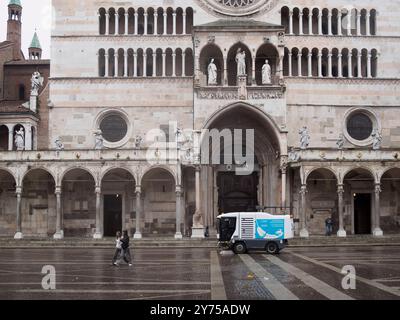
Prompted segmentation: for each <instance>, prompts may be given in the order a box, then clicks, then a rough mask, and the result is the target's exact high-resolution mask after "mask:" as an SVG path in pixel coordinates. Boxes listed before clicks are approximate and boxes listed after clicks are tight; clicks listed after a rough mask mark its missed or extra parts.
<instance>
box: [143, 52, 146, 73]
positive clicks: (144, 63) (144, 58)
mask: <svg viewBox="0 0 400 320" xmlns="http://www.w3.org/2000/svg"><path fill="white" fill-rule="evenodd" d="M143 77H147V53H143Z"/></svg>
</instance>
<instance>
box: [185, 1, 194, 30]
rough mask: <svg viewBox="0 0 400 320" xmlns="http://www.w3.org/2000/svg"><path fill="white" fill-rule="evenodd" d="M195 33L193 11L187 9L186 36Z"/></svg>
mask: <svg viewBox="0 0 400 320" xmlns="http://www.w3.org/2000/svg"><path fill="white" fill-rule="evenodd" d="M192 31H193V9H192V8H190V7H189V8H187V9H186V34H192Z"/></svg>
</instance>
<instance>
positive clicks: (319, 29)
mask: <svg viewBox="0 0 400 320" xmlns="http://www.w3.org/2000/svg"><path fill="white" fill-rule="evenodd" d="M318 34H319V35H322V12H319V13H318Z"/></svg>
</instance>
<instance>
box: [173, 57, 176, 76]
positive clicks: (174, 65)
mask: <svg viewBox="0 0 400 320" xmlns="http://www.w3.org/2000/svg"><path fill="white" fill-rule="evenodd" d="M172 76H173V77H176V53H173V54H172Z"/></svg>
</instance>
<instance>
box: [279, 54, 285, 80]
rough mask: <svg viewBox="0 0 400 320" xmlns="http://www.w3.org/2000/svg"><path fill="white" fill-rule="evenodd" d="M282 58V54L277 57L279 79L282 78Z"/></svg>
mask: <svg viewBox="0 0 400 320" xmlns="http://www.w3.org/2000/svg"><path fill="white" fill-rule="evenodd" d="M283 59H284V56H283V55H282V56H280V57H279V79H283Z"/></svg>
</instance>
